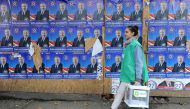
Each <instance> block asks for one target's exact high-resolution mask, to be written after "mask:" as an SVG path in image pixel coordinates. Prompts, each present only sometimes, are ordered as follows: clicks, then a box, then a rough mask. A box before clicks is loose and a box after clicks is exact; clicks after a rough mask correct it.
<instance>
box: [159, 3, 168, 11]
mask: <svg viewBox="0 0 190 109" xmlns="http://www.w3.org/2000/svg"><path fill="white" fill-rule="evenodd" d="M160 8H161V10H163V11H165V10H166V9H167V4H166V3H164V2H163V3H161V4H160Z"/></svg>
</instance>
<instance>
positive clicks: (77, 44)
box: [72, 37, 85, 47]
mask: <svg viewBox="0 0 190 109" xmlns="http://www.w3.org/2000/svg"><path fill="white" fill-rule="evenodd" d="M72 47H85V41H84V37H82V38H81V39H79V38H78V37H77V38H75V39H74V41H73V45H72Z"/></svg>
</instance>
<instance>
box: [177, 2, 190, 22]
mask: <svg viewBox="0 0 190 109" xmlns="http://www.w3.org/2000/svg"><path fill="white" fill-rule="evenodd" d="M179 8H180V9H179V10H178V11H177V13H176V17H175V19H176V20H186V19H187V14H188V9H187V7H186V3H185V2H181V3H180V5H179Z"/></svg>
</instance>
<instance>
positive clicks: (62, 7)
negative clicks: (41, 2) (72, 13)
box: [59, 3, 65, 11]
mask: <svg viewBox="0 0 190 109" xmlns="http://www.w3.org/2000/svg"><path fill="white" fill-rule="evenodd" d="M59 8H60V10H62V11H63V10H65V4H64V3H61V4H60V5H59Z"/></svg>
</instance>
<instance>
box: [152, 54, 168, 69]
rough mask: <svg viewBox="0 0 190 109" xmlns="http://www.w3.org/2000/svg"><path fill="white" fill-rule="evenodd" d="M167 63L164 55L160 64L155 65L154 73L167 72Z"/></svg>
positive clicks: (161, 56)
mask: <svg viewBox="0 0 190 109" xmlns="http://www.w3.org/2000/svg"><path fill="white" fill-rule="evenodd" d="M166 68H167V63H166V61H165V56H164V55H159V62H158V63H156V64H155V67H154V72H166Z"/></svg>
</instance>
